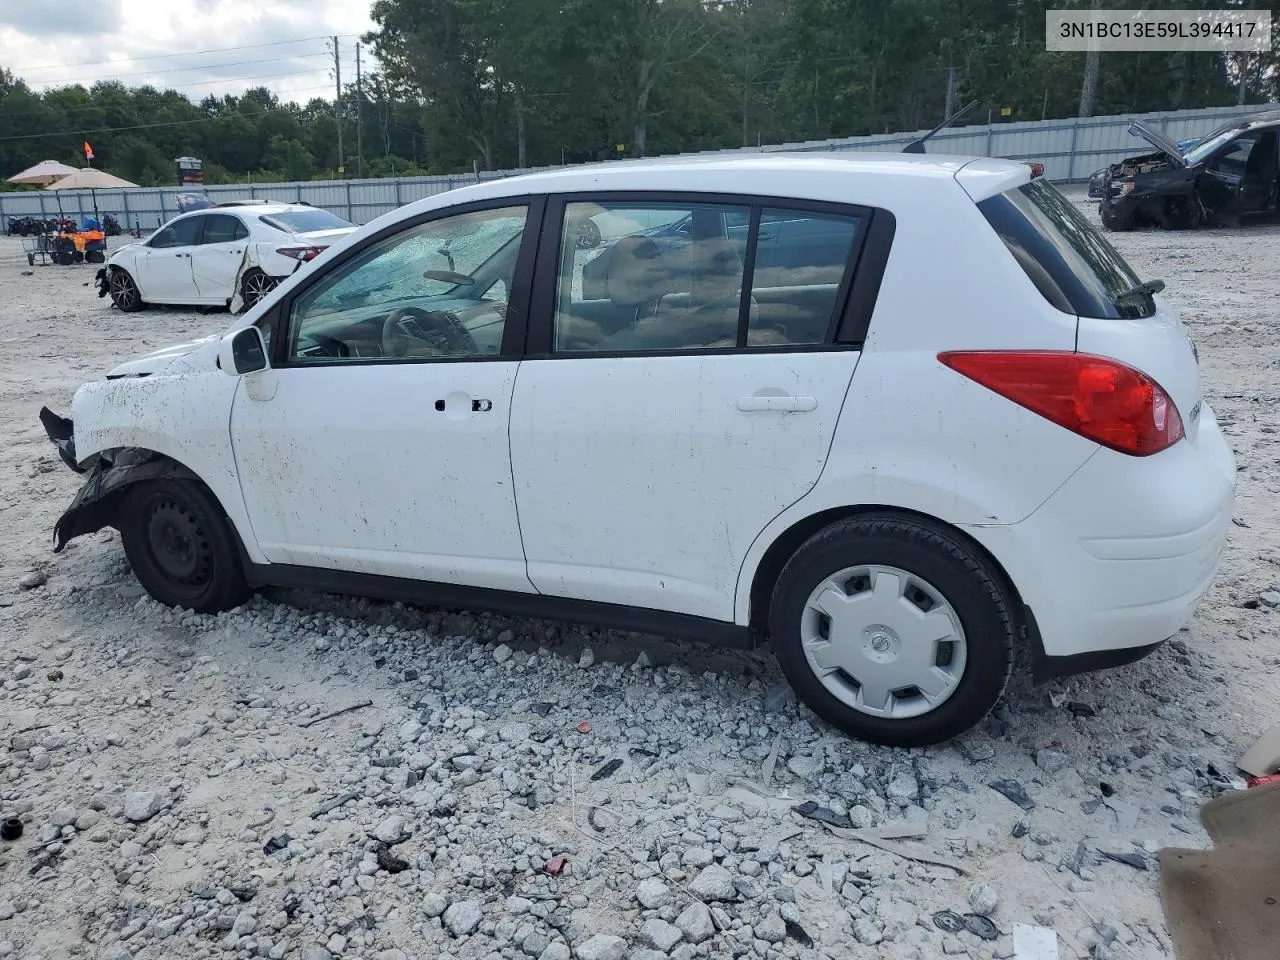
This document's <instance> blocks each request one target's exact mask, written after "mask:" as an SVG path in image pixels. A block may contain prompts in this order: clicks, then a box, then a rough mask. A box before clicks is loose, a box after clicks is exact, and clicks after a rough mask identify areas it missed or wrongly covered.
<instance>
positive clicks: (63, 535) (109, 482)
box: [40, 407, 195, 553]
mask: <svg viewBox="0 0 1280 960" xmlns="http://www.w3.org/2000/svg"><path fill="white" fill-rule="evenodd" d="M40 422H41V424H43V425H44V429H45V433H47V434H48V435H49V439H50V441H52V442H53V444H54V446H56V447H57V448H58V456H59V457H60V458H61V459H62V462H63V463H65V464H66V465H67V466H69V467H70V468H71V469H72V470H74V471H75V472H76V473H82V474H86V475H87V477H86V480H85V483H84V486H83V487H81V488H80V491H79V492H78V493H77V494H76V495H75V498H74V499H73V500H72V501H71V505H70V506H69V507H67V509H66V510H65V511H63V514H62V516H61V517H59V518H58V522H57V523H56V524H55V525H54V528H53V539H54V546H53V552H54V553H61V552H62V550H63V548H64V547H66V545H67V543H68V542H69V541H71V540H74V539H75V538H76V537H82V536H84V535H85V534H88V533H97V532H98V531H99V530H101V529H102V528H103V527H109V526H114V525H115V520H116V515H117V513H118V512H119V509H120V504H121V501H122V500H123V497H124V494H125V491H127V490H128V488H129V487H131V486H133V485H134V484H135V483H140V482H141V481H143V480H157V479H160V478H162V477H187V478H194V476H195V474H193V473H191V472H190V471H189V470H187V469H186V468H185V467H183V466H182V465H181V464H179V463H176V462H174V461H173V460H171V459H169V458H168V457H165V456H162V455H160V454H158V453H155V452H153V451H151V450H140V449H137V448H135V447H123V448H120V449H117V450H106V451H103V452H102V453H99V454H96V455H95V456H92V457H89V458H87V459H86V460H85V461H84V462H83V463H80V462H77V460H76V446H75V425H74V424H73V423H72V421H71V420H69V419H67V418H66V417H60V416H58V415H57V414H56V413H54V412H53V411H51V410H50V409H49V408H48V407H42V408H41V409H40Z"/></svg>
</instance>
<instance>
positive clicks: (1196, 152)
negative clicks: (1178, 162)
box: [1183, 126, 1243, 167]
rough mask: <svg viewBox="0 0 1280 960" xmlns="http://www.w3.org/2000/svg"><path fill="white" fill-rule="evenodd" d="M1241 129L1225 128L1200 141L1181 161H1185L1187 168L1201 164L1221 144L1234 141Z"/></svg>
mask: <svg viewBox="0 0 1280 960" xmlns="http://www.w3.org/2000/svg"><path fill="white" fill-rule="evenodd" d="M1242 129H1243V128H1242V127H1235V126H1232V127H1227V128H1226V129H1225V130H1220V131H1219V132H1217V133H1215V134H1212V135H1211V136H1209V137H1208V138H1207V139H1205V140H1202V141H1200V143H1198V144H1196V145H1195V146H1194V147H1192V148H1191V149H1190V150H1188V151H1187V152H1186V153H1185V154H1183V159H1184V160H1186V162H1187V166H1189V167H1191V166H1195V165H1196V164H1197V163H1203V162H1204V161H1205V160H1208V159H1209V157H1210V156H1212V154H1213V153H1214V151H1216V150H1217V149H1218V148H1219V147H1221V146H1222V145H1223V144H1227V143H1230V142H1231V141H1232V140H1234V139H1235V138H1236V137H1237V136H1238V135H1239V134H1240V131H1241V130H1242Z"/></svg>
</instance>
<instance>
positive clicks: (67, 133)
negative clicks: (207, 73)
mask: <svg viewBox="0 0 1280 960" xmlns="http://www.w3.org/2000/svg"><path fill="white" fill-rule="evenodd" d="M327 89H329V85H328V84H327V83H326V84H323V85H322V86H319V87H299V88H298V89H297V90H294V91H291V92H292V93H304V92H306V91H308V90H327ZM230 117H246V118H247V117H248V114H243V113H229V114H221V115H219V116H216V117H194V118H192V119H190V120H166V121H163V122H161V123H135V124H129V125H127V126H122V127H93V128H89V129H85V128H83V127H78V128H76V129H74V130H59V131H56V132H54V133H20V134H9V135H8V136H3V137H0V143H3V142H6V141H10V140H43V139H48V138H52V137H81V136H88V135H89V134H91V133H121V132H124V131H127V130H153V129H155V128H157V127H180V126H184V125H188V124H194V123H214V122H216V121H218V120H226V119H229V118H230Z"/></svg>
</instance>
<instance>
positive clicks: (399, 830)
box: [373, 816, 405, 843]
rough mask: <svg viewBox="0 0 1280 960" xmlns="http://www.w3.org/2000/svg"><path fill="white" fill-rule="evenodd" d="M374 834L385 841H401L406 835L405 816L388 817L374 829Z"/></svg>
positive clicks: (376, 837) (375, 837)
mask: <svg viewBox="0 0 1280 960" xmlns="http://www.w3.org/2000/svg"><path fill="white" fill-rule="evenodd" d="M373 836H374V839H376V840H381V841H382V842H383V843H399V842H400V841H401V840H403V839H404V836H405V829H404V817H399V816H391V817H387V819H385V820H383V821H382V822H381V823H380V824H378V826H377V827H376V828H375V829H374V831H373Z"/></svg>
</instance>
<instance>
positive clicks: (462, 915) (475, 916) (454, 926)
mask: <svg viewBox="0 0 1280 960" xmlns="http://www.w3.org/2000/svg"><path fill="white" fill-rule="evenodd" d="M483 919H484V911H483V909H482V908H481V905H480V901H478V900H459V901H458V902H457V903H452V904H450V905H449V909H447V910H446V911H445V912H444V925H445V927H446V929H448V931H449V932H450V933H452V934H453V935H454V936H455V937H467V936H470V935H471V934H472V933H474V932H475V930H476V927H478V926H480V921H482V920H483Z"/></svg>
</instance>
